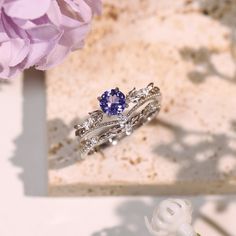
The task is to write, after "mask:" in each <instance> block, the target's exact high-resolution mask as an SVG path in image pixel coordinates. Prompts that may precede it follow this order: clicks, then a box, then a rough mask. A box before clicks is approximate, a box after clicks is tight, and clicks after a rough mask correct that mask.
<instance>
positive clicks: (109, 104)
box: [99, 89, 126, 116]
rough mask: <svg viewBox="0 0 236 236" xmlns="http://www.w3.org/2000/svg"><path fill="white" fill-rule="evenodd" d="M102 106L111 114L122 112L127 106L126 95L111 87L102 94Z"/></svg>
mask: <svg viewBox="0 0 236 236" xmlns="http://www.w3.org/2000/svg"><path fill="white" fill-rule="evenodd" d="M99 102H100V107H101V109H102V110H103V112H104V113H106V114H107V115H109V116H114V115H119V114H121V113H122V112H123V111H124V109H125V106H126V103H125V95H124V94H123V93H122V92H121V91H119V90H118V89H111V90H109V91H106V92H104V93H103V94H102V96H101V99H100V101H99Z"/></svg>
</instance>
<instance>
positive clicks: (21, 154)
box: [0, 72, 236, 236]
mask: <svg viewBox="0 0 236 236" xmlns="http://www.w3.org/2000/svg"><path fill="white" fill-rule="evenodd" d="M40 77H42V74H40V73H39V74H32V73H31V72H28V73H26V75H25V78H24V81H23V80H22V79H20V78H16V79H14V80H11V82H8V83H7V82H1V83H0V107H1V118H0V121H1V122H0V131H1V135H0V148H1V152H0V154H1V156H0V186H1V190H0V191H1V194H0V236H15V235H17V236H18V235H22V236H23V235H24V236H38V235H40V236H42V235H43V236H54V235H57V236H105V235H109V236H134V235H135V236H144V235H149V234H148V231H147V230H146V228H145V225H144V220H143V217H144V215H148V216H151V214H152V211H153V208H154V206H155V205H157V203H158V201H160V200H161V198H159V197H156V198H153V197H111V198H109V197H104V198H103V197H100V198H95V197H94V198H86V197H84V198H48V197H47V196H46V189H47V176H46V173H47V165H46V163H47V161H46V158H47V157H46V156H47V155H46V153H47V151H46V150H47V147H46V121H45V103H46V102H45V87H44V81H43V79H42V78H40ZM191 200H193V205H194V208H195V217H194V218H195V219H194V226H195V229H196V230H197V231H198V232H200V233H201V235H202V236H204V235H207V236H218V235H221V236H234V235H236V224H235V219H236V201H235V200H236V198H235V196H214V197H210V196H208V197H205V196H198V197H194V198H191Z"/></svg>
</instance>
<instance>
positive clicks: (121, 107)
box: [75, 83, 161, 157]
mask: <svg viewBox="0 0 236 236" xmlns="http://www.w3.org/2000/svg"><path fill="white" fill-rule="evenodd" d="M98 101H99V104H100V108H101V109H99V110H95V111H93V112H90V113H89V116H88V118H87V119H86V120H84V121H83V122H82V123H81V124H78V125H75V129H76V131H75V135H76V136H78V137H79V148H80V153H81V157H85V156H86V154H89V153H92V152H93V151H96V150H97V149H98V148H99V147H100V146H101V145H104V144H107V143H112V144H116V143H117V141H118V140H119V139H121V138H122V137H124V136H127V135H130V134H131V133H132V132H133V131H134V130H135V129H137V128H138V127H140V126H141V125H143V124H145V123H146V122H147V121H150V120H151V119H152V118H154V117H155V116H156V115H157V114H158V112H159V111H160V108H161V93H160V89H159V88H158V87H156V86H154V84H153V83H150V84H148V85H147V86H146V87H145V88H142V89H139V90H137V89H136V88H134V89H133V90H131V91H130V92H128V93H127V95H124V93H122V92H121V91H120V90H119V88H115V89H111V90H109V91H105V92H104V93H103V94H102V95H101V96H100V97H98Z"/></svg>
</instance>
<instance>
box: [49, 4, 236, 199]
mask: <svg viewBox="0 0 236 236" xmlns="http://www.w3.org/2000/svg"><path fill="white" fill-rule="evenodd" d="M104 2H105V3H104V4H105V6H104V12H103V15H102V16H101V17H99V18H97V19H96V21H95V23H94V25H93V31H92V33H91V34H90V36H89V38H88V40H87V42H86V45H85V48H84V49H83V50H81V51H77V52H75V53H73V54H72V55H71V56H70V57H69V58H68V60H66V61H65V62H64V63H63V64H62V65H60V66H58V67H57V68H55V69H53V70H51V71H49V72H48V74H47V104H48V105H47V119H48V140H49V194H51V195H58V196H59V195H60V196H63V195H71V196H73V195H94V194H95V195H102V194H111V195H116V194H169V193H173V194H178V193H181V194H183V193H191V194H196V193H221V192H235V191H236V109H235V106H236V67H235V52H236V45H235V44H236V42H235V39H234V37H235V35H234V34H233V32H234V29H235V27H236V23H235V22H236V4H235V3H231V2H229V1H197V0H196V1H189V0H186V1H181V0H178V1H170V0H160V1H155V0H152V1H151V0H149V1H141V0H140V1H137V0H136V1H125V0H122V1H115V0H114V1H104ZM217 2H219V3H217ZM151 81H153V82H155V83H156V84H157V85H158V86H159V87H160V88H161V91H162V93H163V97H164V98H163V107H162V111H161V113H160V116H159V118H158V119H157V120H154V121H153V122H151V123H150V124H149V125H146V126H143V127H142V128H140V129H139V130H138V131H136V132H135V133H134V134H132V135H131V136H129V137H127V138H126V139H124V140H122V141H121V142H120V143H119V144H118V145H117V146H114V147H108V148H106V149H103V150H102V151H101V152H98V153H95V154H93V155H91V156H89V157H88V158H87V159H86V160H85V161H83V162H78V161H76V158H77V157H78V154H77V152H76V151H77V147H78V143H77V140H76V139H75V138H74V130H73V125H74V124H75V123H76V122H77V121H78V120H81V119H83V118H84V117H86V115H87V113H88V112H89V111H92V110H95V109H97V108H98V107H99V104H98V102H97V99H96V97H97V96H98V95H99V94H101V93H102V92H103V91H104V90H106V89H110V88H113V87H116V86H118V87H120V89H121V91H124V92H128V91H129V90H131V89H132V88H133V87H134V86H136V87H137V88H142V87H144V86H145V85H147V84H148V83H149V82H151ZM52 160H54V161H52ZM55 160H57V161H55Z"/></svg>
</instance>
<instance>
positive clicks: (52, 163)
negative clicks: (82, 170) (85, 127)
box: [47, 118, 141, 169]
mask: <svg viewBox="0 0 236 236" xmlns="http://www.w3.org/2000/svg"><path fill="white" fill-rule="evenodd" d="M79 123H81V120H80V119H79V118H74V119H73V120H72V121H71V122H70V123H69V124H68V125H67V124H65V122H64V121H63V120H61V119H59V118H56V119H53V120H49V121H48V123H47V127H48V136H49V138H48V141H49V145H48V146H49V147H48V149H49V156H50V158H49V169H62V168H65V167H67V166H71V165H73V164H75V163H77V162H80V161H83V159H82V158H81V156H80V152H79V141H78V140H77V137H76V136H75V129H74V125H75V124H79ZM140 126H141V124H140ZM138 127H139V126H137V127H136V128H138ZM125 138H127V135H123V136H121V137H120V138H119V140H120V139H125ZM111 146H113V144H111V143H110V142H109V141H108V142H106V143H103V144H101V145H100V146H99V147H97V148H96V150H95V151H96V152H100V153H101V155H104V154H103V150H104V149H106V148H109V147H111ZM92 154H93V152H92V153H90V154H88V157H89V156H90V155H92Z"/></svg>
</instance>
